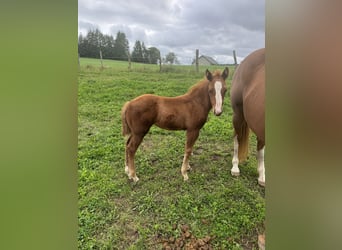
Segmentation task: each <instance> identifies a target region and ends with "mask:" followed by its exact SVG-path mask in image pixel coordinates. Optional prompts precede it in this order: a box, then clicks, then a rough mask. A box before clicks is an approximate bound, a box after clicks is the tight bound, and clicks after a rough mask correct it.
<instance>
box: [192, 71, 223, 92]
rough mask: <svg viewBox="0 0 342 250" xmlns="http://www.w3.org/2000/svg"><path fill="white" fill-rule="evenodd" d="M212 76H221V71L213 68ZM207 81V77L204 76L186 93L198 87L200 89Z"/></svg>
mask: <svg viewBox="0 0 342 250" xmlns="http://www.w3.org/2000/svg"><path fill="white" fill-rule="evenodd" d="M212 76H213V78H215V77H221V71H220V70H215V71H214V73H212ZM208 83H209V80H208V79H207V77H206V76H204V78H203V79H202V80H200V81H199V82H198V83H196V84H195V85H193V86H192V87H191V88H190V89H189V91H188V92H187V93H188V94H191V93H194V92H195V91H196V90H198V89H202V88H203V87H206V86H207V85H208Z"/></svg>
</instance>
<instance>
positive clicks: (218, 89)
mask: <svg viewBox="0 0 342 250" xmlns="http://www.w3.org/2000/svg"><path fill="white" fill-rule="evenodd" d="M214 86H215V93H216V95H215V101H216V104H215V108H214V112H215V114H221V113H222V95H221V89H222V82H220V81H216V82H215V85H214Z"/></svg>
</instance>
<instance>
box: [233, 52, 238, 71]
mask: <svg viewBox="0 0 342 250" xmlns="http://www.w3.org/2000/svg"><path fill="white" fill-rule="evenodd" d="M233 57H234V64H235V68H236V66H237V60H236V53H235V50H233Z"/></svg>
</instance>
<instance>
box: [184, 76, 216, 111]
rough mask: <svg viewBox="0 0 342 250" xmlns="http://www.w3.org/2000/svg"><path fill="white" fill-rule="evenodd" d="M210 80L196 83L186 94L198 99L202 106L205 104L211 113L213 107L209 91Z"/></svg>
mask: <svg viewBox="0 0 342 250" xmlns="http://www.w3.org/2000/svg"><path fill="white" fill-rule="evenodd" d="M208 85H209V82H208V80H202V81H200V82H199V83H197V84H196V85H194V86H193V87H192V88H191V89H190V90H189V91H188V92H187V93H186V95H188V96H189V98H190V99H191V100H194V101H196V102H197V103H199V104H200V105H201V106H203V107H204V108H205V109H206V111H207V112H208V113H209V111H210V109H211V108H212V107H211V103H210V98H209V93H208Z"/></svg>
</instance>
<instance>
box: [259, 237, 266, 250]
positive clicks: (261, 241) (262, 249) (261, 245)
mask: <svg viewBox="0 0 342 250" xmlns="http://www.w3.org/2000/svg"><path fill="white" fill-rule="evenodd" d="M258 246H259V249H260V250H265V234H260V235H259V236H258Z"/></svg>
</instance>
